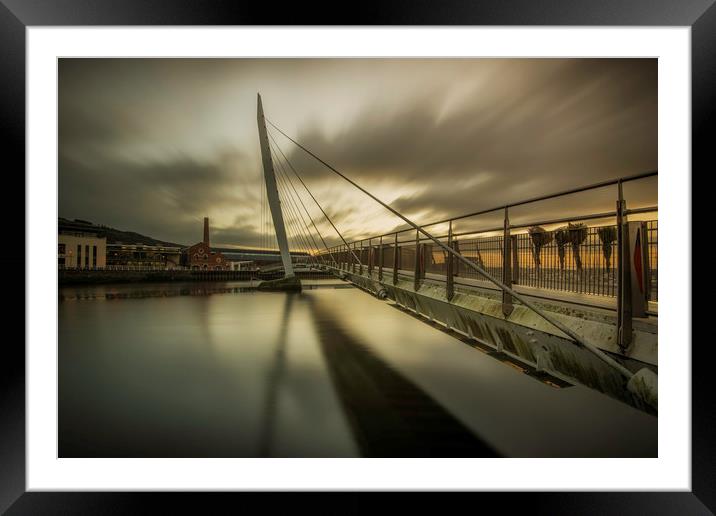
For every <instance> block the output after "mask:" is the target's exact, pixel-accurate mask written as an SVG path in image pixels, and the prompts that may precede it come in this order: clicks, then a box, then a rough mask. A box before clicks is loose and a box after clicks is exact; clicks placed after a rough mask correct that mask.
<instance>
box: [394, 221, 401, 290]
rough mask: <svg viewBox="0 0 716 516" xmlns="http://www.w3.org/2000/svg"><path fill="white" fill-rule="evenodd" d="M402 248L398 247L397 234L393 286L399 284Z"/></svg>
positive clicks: (396, 237) (396, 234)
mask: <svg viewBox="0 0 716 516" xmlns="http://www.w3.org/2000/svg"><path fill="white" fill-rule="evenodd" d="M399 255H400V247H398V233H397V232H396V233H395V246H394V247H393V285H397V284H398V264H399V263H400V256H399Z"/></svg>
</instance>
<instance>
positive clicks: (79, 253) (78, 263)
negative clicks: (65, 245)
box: [75, 244, 82, 269]
mask: <svg viewBox="0 0 716 516" xmlns="http://www.w3.org/2000/svg"><path fill="white" fill-rule="evenodd" d="M75 265H76V266H77V268H78V269H79V268H80V265H82V246H81V245H79V244H77V261H76V262H75Z"/></svg>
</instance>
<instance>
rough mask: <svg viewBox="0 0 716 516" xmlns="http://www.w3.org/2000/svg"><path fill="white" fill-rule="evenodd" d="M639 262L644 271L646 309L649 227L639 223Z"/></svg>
mask: <svg viewBox="0 0 716 516" xmlns="http://www.w3.org/2000/svg"><path fill="white" fill-rule="evenodd" d="M641 242H642V244H641V249H642V253H641V262H642V267H643V270H644V276H643V280H642V281H643V284H644V304H645V305H646V306H647V307H648V305H649V299H651V263H650V262H649V253H650V249H649V226H648V223H646V222H642V223H641Z"/></svg>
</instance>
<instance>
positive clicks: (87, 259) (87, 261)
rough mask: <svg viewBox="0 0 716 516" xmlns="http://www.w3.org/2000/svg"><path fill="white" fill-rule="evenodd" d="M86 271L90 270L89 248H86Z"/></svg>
mask: <svg viewBox="0 0 716 516" xmlns="http://www.w3.org/2000/svg"><path fill="white" fill-rule="evenodd" d="M85 269H89V246H88V245H86V246H85Z"/></svg>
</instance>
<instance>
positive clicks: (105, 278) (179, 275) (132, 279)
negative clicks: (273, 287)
mask: <svg viewBox="0 0 716 516" xmlns="http://www.w3.org/2000/svg"><path fill="white" fill-rule="evenodd" d="M282 275H283V273H282V272H281V271H271V272H258V271H202V270H186V269H168V270H136V271H132V270H107V269H105V270H99V269H96V270H86V269H63V270H60V271H58V284H59V285H60V286H69V285H100V284H107V283H157V282H159V283H167V282H187V281H251V280H255V281H266V280H272V279H277V278H280V277H282ZM296 276H297V277H298V278H299V279H323V278H332V277H333V275H332V274H330V273H328V272H324V271H297V272H296Z"/></svg>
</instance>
